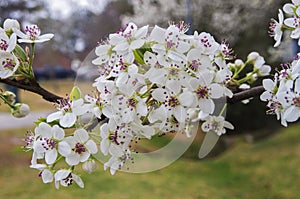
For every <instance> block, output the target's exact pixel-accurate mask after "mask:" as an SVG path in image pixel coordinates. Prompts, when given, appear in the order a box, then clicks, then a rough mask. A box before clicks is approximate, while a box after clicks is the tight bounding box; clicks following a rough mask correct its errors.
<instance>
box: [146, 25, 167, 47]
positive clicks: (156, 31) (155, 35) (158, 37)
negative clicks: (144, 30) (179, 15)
mask: <svg viewBox="0 0 300 199" xmlns="http://www.w3.org/2000/svg"><path fill="white" fill-rule="evenodd" d="M165 32H166V30H165V29H163V28H161V27H159V26H155V27H154V28H153V30H152V32H151V34H150V39H151V40H154V41H157V42H159V43H163V42H164V39H165V36H164V35H165Z"/></svg>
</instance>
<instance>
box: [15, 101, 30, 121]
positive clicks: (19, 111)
mask: <svg viewBox="0 0 300 199" xmlns="http://www.w3.org/2000/svg"><path fill="white" fill-rule="evenodd" d="M29 113H30V108H29V106H28V105H27V104H24V103H16V104H15V105H14V108H12V109H11V114H12V115H13V116H14V117H17V118H21V117H25V116H26V115H28V114H29Z"/></svg>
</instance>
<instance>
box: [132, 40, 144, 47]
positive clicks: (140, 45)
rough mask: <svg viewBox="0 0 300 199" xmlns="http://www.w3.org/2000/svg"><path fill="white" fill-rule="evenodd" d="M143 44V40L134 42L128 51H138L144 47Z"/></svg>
mask: <svg viewBox="0 0 300 199" xmlns="http://www.w3.org/2000/svg"><path fill="white" fill-rule="evenodd" d="M144 43H145V40H143V39H138V40H134V41H132V42H131V44H130V49H138V48H140V47H142V46H143V45H144Z"/></svg>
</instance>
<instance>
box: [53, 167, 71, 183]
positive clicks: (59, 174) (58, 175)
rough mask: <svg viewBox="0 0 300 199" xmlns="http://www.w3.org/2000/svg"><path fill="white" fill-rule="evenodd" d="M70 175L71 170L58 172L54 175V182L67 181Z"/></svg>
mask: <svg viewBox="0 0 300 199" xmlns="http://www.w3.org/2000/svg"><path fill="white" fill-rule="evenodd" d="M70 173H71V172H70V170H65V169H62V170H58V171H57V172H56V173H55V174H54V180H55V181H61V180H63V179H65V178H67V177H68V175H69V174H70Z"/></svg>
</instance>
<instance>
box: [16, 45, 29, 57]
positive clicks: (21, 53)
mask: <svg viewBox="0 0 300 199" xmlns="http://www.w3.org/2000/svg"><path fill="white" fill-rule="evenodd" d="M13 52H14V53H15V55H16V56H17V57H18V58H20V59H21V60H22V61H27V56H26V53H25V52H24V50H23V48H22V47H21V46H19V45H18V44H17V45H16V47H15V49H14V51H13Z"/></svg>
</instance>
